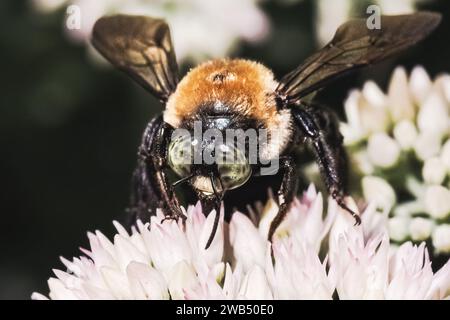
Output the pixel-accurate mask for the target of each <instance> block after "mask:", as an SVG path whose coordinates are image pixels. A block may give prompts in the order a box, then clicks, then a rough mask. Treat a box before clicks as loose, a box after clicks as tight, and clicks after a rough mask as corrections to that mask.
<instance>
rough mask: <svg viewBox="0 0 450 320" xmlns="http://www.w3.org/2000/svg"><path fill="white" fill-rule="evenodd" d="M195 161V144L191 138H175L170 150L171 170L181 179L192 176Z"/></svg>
mask: <svg viewBox="0 0 450 320" xmlns="http://www.w3.org/2000/svg"><path fill="white" fill-rule="evenodd" d="M192 159H193V143H192V141H191V138H190V136H187V135H180V136H177V137H175V138H173V139H172V140H171V141H170V143H169V148H168V163H169V166H170V168H171V169H172V170H173V171H174V172H175V173H176V174H177V175H178V176H180V177H186V176H188V175H189V174H191V165H192Z"/></svg>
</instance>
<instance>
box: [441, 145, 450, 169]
mask: <svg viewBox="0 0 450 320" xmlns="http://www.w3.org/2000/svg"><path fill="white" fill-rule="evenodd" d="M441 160H442V163H443V164H444V165H445V167H446V168H447V171H448V172H450V139H448V140H447V141H446V142H445V144H444V146H443V147H442V152H441Z"/></svg>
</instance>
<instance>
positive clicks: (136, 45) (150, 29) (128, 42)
mask: <svg viewBox="0 0 450 320" xmlns="http://www.w3.org/2000/svg"><path fill="white" fill-rule="evenodd" d="M91 41H92V44H93V45H94V47H95V48H96V49H97V50H98V51H99V52H100V53H101V54H102V55H103V56H104V57H105V58H106V59H107V60H108V61H109V62H111V63H112V64H113V65H114V66H116V67H117V68H119V69H120V70H122V71H124V72H125V73H127V74H128V75H129V76H131V77H132V78H133V79H134V80H136V81H137V82H138V83H139V84H140V85H141V86H142V87H144V88H145V89H147V90H148V91H150V92H151V93H152V94H154V95H155V96H156V97H158V98H159V99H160V100H161V101H166V100H167V98H168V97H169V96H170V94H171V93H172V92H173V91H174V90H175V88H176V85H177V83H178V65H177V62H176V58H175V52H174V50H173V46H172V42H171V39H170V30H169V26H168V25H167V23H166V22H165V21H164V20H161V19H155V18H150V17H144V16H129V15H115V16H110V17H103V18H100V19H99V20H97V22H96V23H95V25H94V29H93V32H92V39H91Z"/></svg>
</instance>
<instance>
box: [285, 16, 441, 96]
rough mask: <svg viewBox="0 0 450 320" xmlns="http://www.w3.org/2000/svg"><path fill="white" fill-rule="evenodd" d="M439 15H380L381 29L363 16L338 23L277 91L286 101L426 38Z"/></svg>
mask: <svg viewBox="0 0 450 320" xmlns="http://www.w3.org/2000/svg"><path fill="white" fill-rule="evenodd" d="M440 19H441V15H440V14H437V13H431V12H418V13H414V14H411V15H399V16H381V28H380V29H373V30H370V29H368V28H367V26H366V19H355V20H350V21H348V22H346V23H344V24H343V25H341V26H340V27H339V28H338V30H337V31H336V34H335V35H334V37H333V39H332V40H331V42H330V43H328V44H327V45H326V46H325V47H324V48H322V49H321V50H320V51H318V52H317V53H315V54H313V55H312V56H311V57H309V58H308V59H307V60H306V61H305V62H304V63H303V64H301V65H300V66H299V67H297V68H296V69H295V70H293V71H292V72H290V73H289V74H287V75H286V76H284V77H283V78H282V79H281V81H280V84H279V85H278V88H277V92H278V94H279V95H280V96H281V97H282V98H283V100H284V101H285V102H286V103H287V104H291V103H295V102H298V101H299V100H300V98H302V97H304V96H306V95H308V94H309V93H311V92H313V91H315V90H317V89H319V88H321V87H323V86H324V84H325V83H326V82H328V81H330V80H332V79H334V78H336V77H337V76H339V75H341V74H343V73H344V72H347V71H350V70H353V69H356V68H359V67H363V66H366V65H368V64H372V63H375V62H378V61H380V60H383V59H385V58H387V57H389V56H391V55H394V54H396V53H398V52H401V51H402V50H404V49H406V48H408V47H410V46H412V45H413V44H415V43H416V42H418V41H420V40H421V39H423V38H425V37H426V36H427V35H428V34H429V33H430V32H431V31H432V30H433V29H434V28H436V26H437V25H438V24H439V21H440Z"/></svg>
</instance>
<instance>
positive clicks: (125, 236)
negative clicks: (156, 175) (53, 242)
mask: <svg viewBox="0 0 450 320" xmlns="http://www.w3.org/2000/svg"><path fill="white" fill-rule="evenodd" d="M349 201H350V200H349ZM353 206H354V205H353ZM277 212H278V207H277V205H276V203H275V201H274V200H273V199H270V200H269V201H268V203H267V204H266V206H265V207H264V208H263V209H262V212H260V214H262V215H261V216H260V215H259V214H251V215H250V216H251V217H252V218H249V217H247V216H245V215H244V214H242V213H240V212H235V213H234V214H233V216H232V219H231V221H230V223H229V224H228V223H226V222H224V221H223V213H222V214H221V221H220V226H219V229H218V232H217V234H216V236H215V238H214V240H213V242H212V245H211V246H210V247H209V248H208V249H207V250H205V249H204V248H205V244H206V241H207V239H208V236H209V233H210V231H211V228H212V224H213V220H214V216H215V214H216V213H215V212H214V211H213V212H211V214H210V215H208V217H205V216H204V215H203V213H202V211H201V207H200V206H199V205H197V206H195V207H194V206H191V207H189V208H188V209H187V211H186V212H185V213H186V216H187V220H186V221H185V224H184V225H183V223H182V222H176V221H167V220H166V221H164V222H162V220H163V216H162V214H160V213H159V214H158V215H157V216H155V217H152V220H151V223H150V224H142V223H140V222H138V224H137V227H136V228H134V229H133V230H132V232H131V234H129V233H127V232H126V231H125V229H124V228H123V227H122V226H121V225H120V224H118V223H115V226H116V229H117V232H118V233H117V234H116V235H115V236H114V242H111V241H109V240H108V239H107V238H106V237H105V236H104V235H103V234H102V233H101V232H99V231H97V232H96V233H95V234H91V233H89V234H88V236H89V240H90V249H89V250H86V249H82V251H83V252H84V254H85V255H86V256H82V257H80V258H74V259H73V260H72V261H69V260H66V259H62V262H63V263H64V265H65V266H66V267H67V269H68V270H67V271H66V272H64V271H60V270H55V271H54V273H55V275H56V278H50V279H49V281H48V285H49V288H50V293H49V297H50V298H51V299H169V298H171V299H332V298H333V297H336V296H337V297H339V299H442V298H447V297H449V294H450V291H449V289H450V262H448V263H447V264H446V265H445V266H444V267H442V268H441V269H440V270H439V271H438V272H437V273H434V274H433V271H432V269H431V263H430V260H429V256H428V253H427V250H426V248H425V244H423V243H422V244H420V245H419V246H416V245H413V244H412V243H410V242H408V243H405V244H403V245H402V246H400V247H399V248H398V249H397V250H395V251H394V250H393V248H392V247H391V246H390V245H389V237H388V234H387V231H386V217H385V216H384V215H383V214H381V213H379V212H377V211H376V209H375V206H369V207H367V208H366V210H365V211H364V212H363V213H362V220H363V223H362V225H360V226H354V220H353V218H352V217H351V216H350V215H349V214H348V213H346V212H345V211H343V210H341V209H340V207H338V206H337V205H336V203H334V202H332V201H330V202H329V207H328V213H327V215H326V218H325V219H324V218H323V212H324V210H323V200H322V196H321V194H320V193H317V192H316V190H315V188H314V187H313V186H311V187H310V188H309V189H308V190H307V191H306V192H305V193H304V194H303V196H302V197H301V198H299V199H296V200H295V201H294V203H293V206H292V209H291V210H290V212H289V213H288V215H287V217H286V219H285V220H284V222H283V223H282V225H280V227H279V229H278V230H277V233H276V235H275V239H274V241H273V243H272V244H271V243H270V242H269V241H267V233H268V229H269V225H270V222H271V221H272V219H273V217H274V216H275V215H276V213H277ZM259 216H260V217H261V218H260V219H259V218H257V217H259ZM321 248H322V253H325V255H324V256H325V257H324V258H323V259H321V258H320V257H321V256H322V255H320V254H319V252H320V251H321ZM33 298H34V299H47V298H46V297H45V296H43V295H41V294H38V293H34V294H33Z"/></svg>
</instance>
